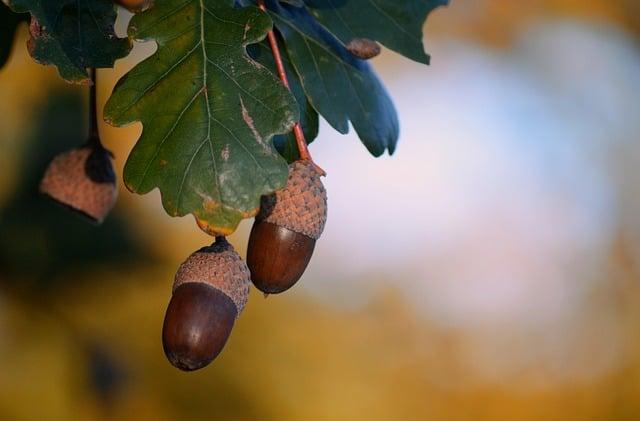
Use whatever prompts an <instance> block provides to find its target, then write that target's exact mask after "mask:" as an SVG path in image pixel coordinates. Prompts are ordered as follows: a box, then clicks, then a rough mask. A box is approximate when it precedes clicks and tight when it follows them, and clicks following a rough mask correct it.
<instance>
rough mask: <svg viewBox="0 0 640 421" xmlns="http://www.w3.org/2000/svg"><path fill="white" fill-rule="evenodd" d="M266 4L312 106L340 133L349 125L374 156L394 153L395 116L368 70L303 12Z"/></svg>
mask: <svg viewBox="0 0 640 421" xmlns="http://www.w3.org/2000/svg"><path fill="white" fill-rule="evenodd" d="M267 5H268V7H269V9H270V11H271V15H272V18H273V19H274V23H275V25H276V27H277V28H278V30H279V31H280V34H281V35H282V37H283V38H284V39H285V44H286V49H287V52H288V54H289V58H290V60H291V63H292V64H293V67H294V68H295V70H296V73H297V74H298V76H299V78H300V80H301V81H302V85H303V87H304V90H305V92H306V94H307V97H308V98H309V102H310V103H311V104H312V105H313V107H314V108H315V109H316V110H317V111H318V112H319V113H320V114H321V115H322V116H323V117H324V118H325V119H326V120H327V121H328V122H329V124H331V125H332V126H333V127H334V128H335V129H336V130H338V131H339V132H340V133H347V132H348V131H349V121H351V124H352V125H353V127H354V129H355V130H356V132H357V133H358V136H359V137H360V139H361V140H362V143H364V145H365V146H366V147H367V149H368V150H369V151H370V152H371V153H372V154H373V155H374V156H380V155H382V154H383V153H384V152H385V150H388V151H389V153H393V151H394V150H395V146H396V143H397V141H398V135H399V128H398V116H397V113H396V110H395V108H394V106H393V103H392V101H391V99H390V98H389V95H388V94H387V91H386V90H385V88H384V86H383V85H382V83H380V80H379V79H378V77H377V76H376V74H375V73H374V72H373V70H372V69H371V66H370V65H369V64H368V63H367V62H366V61H364V60H359V59H357V58H355V57H354V56H353V55H352V54H351V53H349V52H348V51H347V50H346V49H345V47H344V46H343V45H342V44H341V43H340V42H339V41H338V40H337V39H336V38H335V37H334V36H333V35H332V34H330V33H329V32H328V31H327V30H326V29H324V28H323V27H322V26H321V25H319V24H318V23H317V22H316V20H315V19H314V17H313V16H311V14H309V12H308V11H307V10H306V9H304V8H297V7H293V6H289V5H285V4H279V3H278V2H276V1H271V0H270V1H268V2H267Z"/></svg>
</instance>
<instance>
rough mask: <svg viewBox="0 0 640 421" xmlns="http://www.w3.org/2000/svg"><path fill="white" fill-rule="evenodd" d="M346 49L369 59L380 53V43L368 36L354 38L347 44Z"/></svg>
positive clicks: (357, 55)
mask: <svg viewBox="0 0 640 421" xmlns="http://www.w3.org/2000/svg"><path fill="white" fill-rule="evenodd" d="M346 47H347V50H349V52H350V53H351V54H353V55H354V56H356V57H358V58H360V59H362V60H369V59H372V58H374V57H376V56H378V55H379V54H380V51H381V48H380V44H378V43H377V42H375V41H372V40H370V39H368V38H354V39H352V40H351V41H349V43H348V44H347V46H346Z"/></svg>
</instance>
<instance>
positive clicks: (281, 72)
mask: <svg viewBox="0 0 640 421" xmlns="http://www.w3.org/2000/svg"><path fill="white" fill-rule="evenodd" d="M257 2H258V7H260V9H261V10H262V11H264V12H266V11H267V7H266V6H265V4H264V0H257ZM267 40H268V41H269V46H270V47H271V52H272V53H273V60H274V61H275V63H276V70H277V72H278V77H279V78H280V80H281V81H282V84H283V85H284V86H285V87H286V88H287V89H288V90H289V91H291V86H290V85H289V79H288V78H287V72H286V70H285V69H284V64H283V63H282V56H281V55H280V48H279V47H278V39H277V38H276V34H275V31H274V30H273V29H272V30H270V31H269V33H268V34H267ZM293 135H294V136H295V138H296V145H297V146H298V153H299V154H300V159H305V160H309V161H311V163H313V164H314V165H315V166H316V167H317V168H318V169H319V170H320V171H321V172H322V173H324V171H323V170H322V169H321V168H320V167H318V165H316V164H315V162H313V159H312V158H311V154H310V153H309V148H308V147H307V141H306V140H305V138H304V132H303V131H302V125H301V124H300V123H299V122H298V123H296V124H295V126H293Z"/></svg>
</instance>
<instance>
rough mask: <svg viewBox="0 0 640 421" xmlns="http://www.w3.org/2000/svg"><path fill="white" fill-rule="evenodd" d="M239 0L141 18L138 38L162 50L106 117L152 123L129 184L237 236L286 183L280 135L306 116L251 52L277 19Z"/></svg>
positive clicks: (176, 211) (170, 0)
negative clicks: (276, 138) (238, 5)
mask: <svg viewBox="0 0 640 421" xmlns="http://www.w3.org/2000/svg"><path fill="white" fill-rule="evenodd" d="M232 4H233V2H232V1H222V0H166V1H161V2H156V4H155V6H154V7H153V8H151V9H150V10H148V11H146V12H143V13H141V14H138V15H136V16H135V17H134V18H133V19H132V21H131V24H130V26H129V33H130V36H131V37H134V38H136V39H139V40H148V39H153V40H155V41H156V42H157V44H158V51H157V52H156V53H155V54H154V55H152V56H151V57H149V58H148V59H146V60H144V61H143V62H142V63H140V64H138V65H137V66H136V67H135V68H134V69H133V70H132V71H131V72H129V73H128V74H127V75H125V76H124V77H123V78H122V79H121V80H120V81H119V82H118V84H117V86H116V88H115V90H114V93H113V95H112V96H111V98H110V100H109V102H108V103H107V105H106V107H105V118H106V119H107V120H108V121H110V122H111V123H112V124H115V125H118V126H121V125H124V124H127V123H131V122H134V121H140V122H142V124H143V127H144V128H143V132H142V137H141V138H140V140H139V141H138V143H137V144H136V145H135V147H134V148H133V151H132V152H131V155H130V156H129V159H128V161H127V164H126V166H125V170H124V179H125V183H126V185H127V187H128V188H129V189H130V190H132V191H134V192H137V193H141V194H142V193H147V192H149V191H151V190H152V189H154V188H156V187H158V188H159V189H160V191H161V194H162V203H163V205H164V208H165V209H166V211H167V212H168V213H169V214H170V215H173V216H182V215H186V214H188V213H192V214H194V216H195V217H196V219H197V221H198V223H199V225H200V227H201V228H202V229H204V230H205V231H207V232H209V233H210V234H214V235H215V234H230V233H231V232H233V231H234V230H235V228H236V227H237V225H238V223H239V222H240V220H242V219H243V218H247V217H250V216H253V215H254V214H255V213H256V212H257V210H258V207H259V205H260V197H261V196H262V195H265V194H268V193H271V192H273V191H274V190H276V189H279V188H281V187H283V186H284V184H285V183H286V180H287V175H288V173H287V165H286V162H285V161H284V160H283V159H282V157H280V155H279V154H278V152H277V151H276V149H275V148H274V147H273V144H272V142H271V137H272V136H273V135H274V134H276V133H286V132H288V131H289V130H290V129H291V127H292V126H293V124H294V123H295V122H296V121H297V119H298V112H297V107H296V103H295V99H294V98H293V96H292V95H291V94H290V93H289V92H288V91H287V90H286V89H285V88H284V86H283V85H282V83H281V82H280V81H279V80H278V79H277V78H276V77H275V76H274V75H273V74H272V73H271V72H269V70H267V69H266V68H264V67H263V66H261V65H260V64H258V63H257V62H255V61H253V60H252V59H251V58H250V57H249V56H248V55H247V53H246V48H245V47H246V46H247V45H249V44H253V43H257V42H259V41H261V40H262V39H264V37H265V36H266V34H267V32H268V31H269V30H270V29H271V25H272V23H271V20H270V19H269V16H268V15H267V14H265V13H263V12H261V11H260V10H259V9H257V8H255V7H249V8H245V9H234V8H232Z"/></svg>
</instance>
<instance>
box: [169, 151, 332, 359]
mask: <svg viewBox="0 0 640 421" xmlns="http://www.w3.org/2000/svg"><path fill="white" fill-rule="evenodd" d="M321 175H322V173H321V171H320V170H319V169H318V168H317V167H316V166H315V164H313V162H311V161H307V160H304V161H296V162H294V163H293V164H291V165H290V166H289V178H288V180H287V185H286V186H285V187H284V188H283V189H281V190H278V191H276V192H275V193H273V194H271V195H269V196H264V197H263V198H262V203H261V207H260V212H259V214H258V215H257V216H256V220H255V222H254V224H253V228H252V230H251V235H250V237H249V247H248V250H247V263H245V262H244V261H243V260H242V258H241V257H240V255H238V253H237V252H236V251H235V250H234V248H233V246H232V245H231V244H229V243H228V242H227V241H226V239H225V238H224V237H216V242H215V243H214V244H212V245H211V246H209V247H204V248H202V249H200V250H198V251H197V252H195V253H194V254H192V255H191V256H189V258H188V259H187V260H186V261H185V262H184V263H182V265H180V268H179V269H178V272H177V273H176V278H175V281H174V283H173V296H172V297H171V301H170V302H169V307H168V308H167V312H166V314H165V319H164V326H163V328H162V344H163V347H164V352H165V354H166V356H167V358H168V359H169V361H170V362H171V364H173V365H174V366H176V367H177V368H179V369H181V370H185V371H191V370H197V369H199V368H202V367H204V366H206V365H207V364H209V363H210V362H211V361H212V360H213V359H214V358H215V357H216V356H217V355H218V354H219V353H220V351H222V348H223V347H224V345H225V344H226V342H227V339H228V338H229V334H230V333H231V329H232V328H233V325H234V322H235V320H236V319H237V318H238V316H239V315H240V313H241V312H242V310H243V309H244V306H245V304H246V302H247V299H248V296H249V286H250V284H251V282H253V284H254V285H255V286H256V288H258V289H259V290H260V291H262V292H263V293H265V294H278V293H281V292H284V291H286V290H288V289H289V288H291V287H292V286H293V285H294V284H295V283H296V282H297V281H298V279H300V277H301V276H302V274H303V272H304V270H305V269H306V267H307V265H308V263H309V260H310V259H311V255H312V253H313V249H314V247H315V243H316V240H317V239H318V238H319V237H320V235H321V234H322V230H323V229H324V224H325V221H326V219H327V194H326V190H325V188H324V186H323V185H322V182H321V181H320V176H321Z"/></svg>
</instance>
